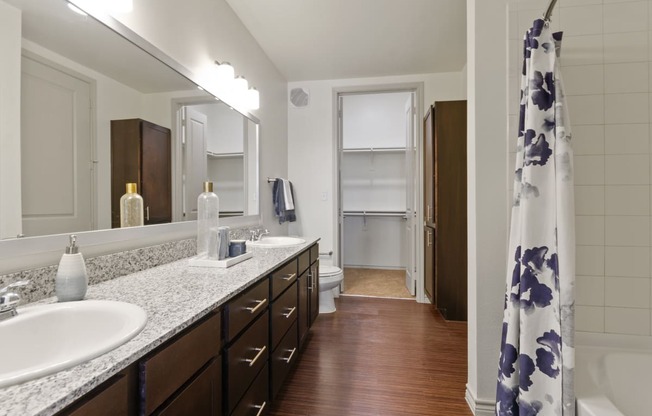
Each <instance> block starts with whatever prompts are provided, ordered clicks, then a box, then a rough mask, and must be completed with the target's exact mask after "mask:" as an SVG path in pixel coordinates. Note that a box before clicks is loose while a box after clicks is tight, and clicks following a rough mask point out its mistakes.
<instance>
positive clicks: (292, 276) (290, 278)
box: [281, 273, 297, 282]
mask: <svg viewBox="0 0 652 416" xmlns="http://www.w3.org/2000/svg"><path fill="white" fill-rule="evenodd" d="M296 275H297V274H296V273H291V274H288V275H285V277H281V279H283V280H285V281H286V282H287V281H289V280H292V279H294V276H296Z"/></svg>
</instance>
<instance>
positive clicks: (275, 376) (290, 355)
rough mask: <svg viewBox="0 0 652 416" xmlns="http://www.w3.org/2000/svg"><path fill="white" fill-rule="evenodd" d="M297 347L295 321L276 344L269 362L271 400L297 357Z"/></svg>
mask: <svg viewBox="0 0 652 416" xmlns="http://www.w3.org/2000/svg"><path fill="white" fill-rule="evenodd" d="M297 347H298V344H297V321H294V323H293V324H292V326H291V327H290V330H289V331H288V332H287V333H286V334H285V336H284V337H283V339H282V340H281V343H280V344H278V347H276V350H274V352H273V353H272V358H271V360H270V367H271V368H270V369H271V371H272V377H271V383H272V390H271V391H272V399H274V397H276V395H277V394H278V392H279V390H280V389H281V386H282V385H283V381H284V380H285V377H286V376H287V374H288V371H290V368H291V367H292V364H294V362H295V361H296V359H297V356H298V355H299V352H298V348H297Z"/></svg>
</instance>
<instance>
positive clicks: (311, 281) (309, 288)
mask: <svg viewBox="0 0 652 416" xmlns="http://www.w3.org/2000/svg"><path fill="white" fill-rule="evenodd" d="M313 281H314V279H313V278H312V267H311V268H310V269H308V290H309V291H311V292H312V290H313V289H314V288H313V287H312V285H313Z"/></svg>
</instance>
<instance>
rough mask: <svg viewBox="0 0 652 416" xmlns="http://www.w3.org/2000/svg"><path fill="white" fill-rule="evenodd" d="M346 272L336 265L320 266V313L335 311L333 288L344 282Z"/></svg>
mask: <svg viewBox="0 0 652 416" xmlns="http://www.w3.org/2000/svg"><path fill="white" fill-rule="evenodd" d="M343 278H344V273H343V272H342V269H340V268H339V267H335V266H321V267H320V268H319V313H332V312H335V301H334V299H333V297H334V294H333V290H334V289H335V288H336V287H337V286H338V285H339V284H340V283H341V282H342V279H343Z"/></svg>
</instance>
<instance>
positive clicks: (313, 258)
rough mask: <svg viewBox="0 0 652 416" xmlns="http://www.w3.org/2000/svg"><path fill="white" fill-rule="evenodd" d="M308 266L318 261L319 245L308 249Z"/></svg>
mask: <svg viewBox="0 0 652 416" xmlns="http://www.w3.org/2000/svg"><path fill="white" fill-rule="evenodd" d="M309 251H310V264H312V263H314V262H316V261H317V260H319V244H315V245H314V246H312V247H310V250H309Z"/></svg>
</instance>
